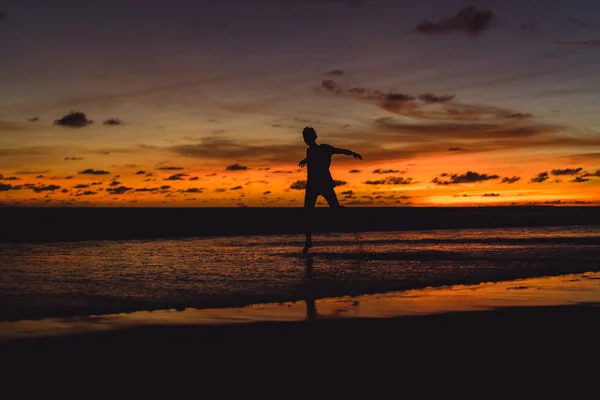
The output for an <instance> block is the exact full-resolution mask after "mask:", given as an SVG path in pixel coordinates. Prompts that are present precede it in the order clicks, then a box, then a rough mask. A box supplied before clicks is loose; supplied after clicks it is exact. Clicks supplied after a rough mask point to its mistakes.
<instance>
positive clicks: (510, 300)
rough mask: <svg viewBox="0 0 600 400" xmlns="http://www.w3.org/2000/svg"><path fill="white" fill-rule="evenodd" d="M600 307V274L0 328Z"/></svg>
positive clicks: (3, 334) (14, 332)
mask: <svg viewBox="0 0 600 400" xmlns="http://www.w3.org/2000/svg"><path fill="white" fill-rule="evenodd" d="M598 302H600V273H599V272H593V273H585V274H572V275H562V276H556V277H541V278H529V279H519V280H514V281H504V282H496V283H481V284H479V285H456V286H449V287H441V288H425V289H415V290H407V291H403V292H392V293H385V294H371V295H362V296H355V297H349V296H347V297H337V298H325V299H320V300H316V301H312V300H306V301H297V302H288V303H283V304H280V303H276V304H275V303H273V304H256V305H251V306H247V307H240V308H217V309H203V310H201V309H186V310H184V311H175V310H161V311H141V312H133V313H129V314H111V315H101V316H90V317H87V318H81V317H78V318H73V319H69V318H64V319H59V318H49V319H44V320H40V321H17V322H2V323H0V339H3V340H7V339H15V338H22V337H40V336H57V335H66V334H77V333H84V332H91V331H108V330H115V329H122V328H127V327H132V326H140V325H169V324H177V325H181V324H189V325H215V324H217V325H223V324H240V323H249V322H258V321H303V320H306V319H307V318H313V317H314V316H313V315H312V314H313V313H314V311H315V310H316V314H317V318H319V319H327V318H390V317H398V316H406V315H426V314H439V313H445V312H457V311H462V312H468V311H480V310H490V309H494V308H499V307H527V306H530V307H531V306H558V305H569V304H582V303H598Z"/></svg>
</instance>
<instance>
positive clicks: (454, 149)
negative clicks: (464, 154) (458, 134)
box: [448, 147, 462, 151]
mask: <svg viewBox="0 0 600 400" xmlns="http://www.w3.org/2000/svg"><path fill="white" fill-rule="evenodd" d="M461 150H462V149H461V148H460V147H450V148H449V149H448V151H461Z"/></svg>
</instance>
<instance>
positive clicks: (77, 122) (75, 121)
mask: <svg viewBox="0 0 600 400" xmlns="http://www.w3.org/2000/svg"><path fill="white" fill-rule="evenodd" d="M93 123H94V121H91V120H88V119H87V117H86V115H85V114H84V113H82V112H75V111H71V112H70V113H69V114H67V115H65V116H64V117H62V118H60V119H57V120H55V121H54V125H60V126H66V127H69V128H83V127H85V126H88V125H90V124H93Z"/></svg>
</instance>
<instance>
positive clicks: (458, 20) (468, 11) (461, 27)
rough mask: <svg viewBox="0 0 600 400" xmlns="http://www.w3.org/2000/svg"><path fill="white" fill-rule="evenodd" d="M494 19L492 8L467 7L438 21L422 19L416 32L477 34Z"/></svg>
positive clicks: (428, 33)
mask: <svg viewBox="0 0 600 400" xmlns="http://www.w3.org/2000/svg"><path fill="white" fill-rule="evenodd" d="M493 19H494V13H493V12H492V11H490V10H480V9H477V8H476V7H467V8H465V9H463V10H461V11H459V12H458V13H457V14H456V15H454V16H453V17H448V18H443V19H441V20H439V21H438V22H430V21H427V20H424V21H422V22H421V23H420V24H419V25H418V26H417V28H416V29H415V32H417V33H422V34H426V35H436V34H449V33H457V32H459V33H466V34H468V35H471V36H477V35H479V34H480V33H482V32H483V31H484V30H486V29H488V28H489V27H490V25H491V23H492V20H493Z"/></svg>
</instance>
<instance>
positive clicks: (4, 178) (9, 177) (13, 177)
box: [2, 176, 20, 181]
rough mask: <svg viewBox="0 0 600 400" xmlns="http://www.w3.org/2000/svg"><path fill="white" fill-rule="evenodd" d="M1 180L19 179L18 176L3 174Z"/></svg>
mask: <svg viewBox="0 0 600 400" xmlns="http://www.w3.org/2000/svg"><path fill="white" fill-rule="evenodd" d="M2 180H4V181H18V180H20V178H17V177H16V176H5V177H3V178H2Z"/></svg>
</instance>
